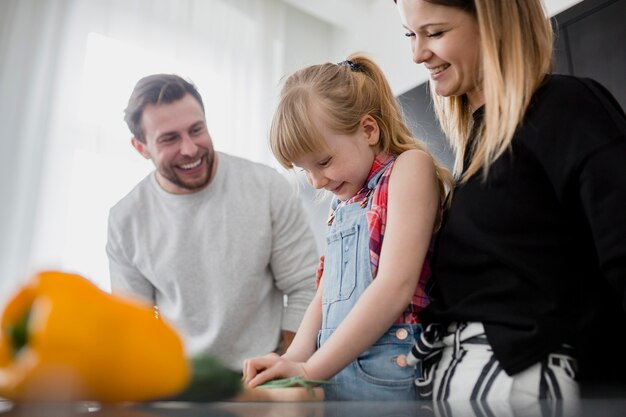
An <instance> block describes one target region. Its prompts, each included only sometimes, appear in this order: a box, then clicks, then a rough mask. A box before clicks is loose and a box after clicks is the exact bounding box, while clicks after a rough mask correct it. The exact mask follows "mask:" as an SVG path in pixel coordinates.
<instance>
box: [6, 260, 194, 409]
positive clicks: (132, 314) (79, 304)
mask: <svg viewBox="0 0 626 417" xmlns="http://www.w3.org/2000/svg"><path fill="white" fill-rule="evenodd" d="M0 324H1V327H2V331H1V336H0V397H5V398H8V399H10V400H13V401H22V402H29V401H78V400H90V401H100V402H122V401H133V402H134V401H147V400H153V399H159V398H164V397H169V396H172V395H174V394H176V393H178V392H180V391H181V390H183V389H184V388H185V387H186V386H187V384H188V383H189V380H190V374H191V372H190V365H189V361H188V360H187V358H186V357H185V353H184V349H183V344H182V342H181V339H180V337H179V336H178V334H177V333H176V331H175V330H174V329H173V328H172V327H171V326H170V325H168V324H167V323H166V322H165V321H164V320H163V319H161V318H159V317H157V316H155V313H154V311H153V309H152V308H151V307H150V306H147V305H144V304H141V303H139V302H135V301H133V300H129V299H124V298H121V297H118V296H115V295H111V294H108V293H106V292H104V291H102V290H100V289H99V288H98V287H97V286H95V285H94V284H93V283H91V282H90V281H88V280H87V279H85V278H83V277H81V276H79V275H74V274H68V273H63V272H56V271H50V272H42V273H39V274H37V275H35V276H34V277H33V279H32V280H31V281H29V282H28V283H26V285H25V286H24V287H22V288H21V289H20V290H19V291H18V292H17V293H16V294H15V295H14V296H13V298H11V299H10V300H9V302H8V304H7V305H6V307H5V309H4V312H3V314H2V318H1V321H0Z"/></svg>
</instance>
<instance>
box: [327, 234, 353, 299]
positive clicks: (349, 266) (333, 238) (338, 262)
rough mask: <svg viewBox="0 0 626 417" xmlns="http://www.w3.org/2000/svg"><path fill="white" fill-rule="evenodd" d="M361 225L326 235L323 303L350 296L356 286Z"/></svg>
mask: <svg viewBox="0 0 626 417" xmlns="http://www.w3.org/2000/svg"><path fill="white" fill-rule="evenodd" d="M358 237H359V226H358V225H356V226H351V227H349V228H347V229H344V230H339V231H337V232H335V233H332V234H330V235H328V236H327V237H326V244H327V252H326V259H325V265H324V277H323V278H322V279H323V280H324V284H323V285H324V294H323V297H322V303H324V304H330V303H334V302H336V301H342V300H347V299H349V298H350V296H351V295H352V293H353V292H354V288H355V287H356V275H357V273H356V266H357V253H358V252H357V250H358V248H357V241H358Z"/></svg>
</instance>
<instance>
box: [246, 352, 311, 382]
mask: <svg viewBox="0 0 626 417" xmlns="http://www.w3.org/2000/svg"><path fill="white" fill-rule="evenodd" d="M293 376H299V377H302V378H305V379H306V378H308V374H307V372H306V368H305V364H304V363H302V362H293V361H290V360H289V359H285V358H284V357H281V356H278V355H277V354H275V353H270V354H268V355H265V356H261V357H258V358H252V359H247V360H246V361H245V362H244V364H243V383H244V385H246V386H247V387H248V388H254V387H256V386H257V385H261V384H263V383H265V382H267V381H271V380H273V379H279V378H291V377H293Z"/></svg>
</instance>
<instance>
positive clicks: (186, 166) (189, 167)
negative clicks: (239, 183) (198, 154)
mask: <svg viewBox="0 0 626 417" xmlns="http://www.w3.org/2000/svg"><path fill="white" fill-rule="evenodd" d="M200 162H202V158H200V159H198V160H197V161H196V162H192V163H190V164H186V165H179V168H182V169H193V168H195V167H197V166H198V165H200Z"/></svg>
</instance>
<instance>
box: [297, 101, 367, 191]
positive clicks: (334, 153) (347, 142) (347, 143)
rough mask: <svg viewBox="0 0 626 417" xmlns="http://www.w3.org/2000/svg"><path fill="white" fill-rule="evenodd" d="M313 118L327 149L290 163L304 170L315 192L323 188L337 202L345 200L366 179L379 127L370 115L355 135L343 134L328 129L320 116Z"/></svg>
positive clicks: (363, 120) (357, 189) (362, 120)
mask: <svg viewBox="0 0 626 417" xmlns="http://www.w3.org/2000/svg"><path fill="white" fill-rule="evenodd" d="M312 119H313V122H314V125H315V126H316V128H317V130H318V131H319V132H320V134H321V135H322V136H323V139H324V140H325V142H326V145H327V147H328V150H327V151H319V152H314V153H310V154H308V155H305V156H304V157H302V158H300V159H298V160H297V161H293V164H294V165H295V166H296V167H299V168H301V169H302V170H304V172H305V173H306V176H307V180H308V182H309V184H311V185H312V186H313V187H314V188H315V189H318V190H319V189H322V188H323V189H325V190H328V191H330V192H331V193H333V194H334V195H335V196H336V197H337V198H338V199H339V200H342V201H345V200H348V199H349V198H351V197H353V196H354V195H356V193H358V192H359V190H360V189H361V188H362V187H363V186H364V185H365V181H366V180H367V176H368V174H369V172H370V169H371V167H372V163H373V162H374V157H375V155H376V153H375V151H374V149H375V146H376V145H377V144H378V139H379V130H378V124H377V123H376V121H375V120H374V119H373V118H372V117H371V116H365V117H363V119H361V123H360V125H359V128H358V130H357V131H356V132H355V133H352V134H345V133H338V132H336V131H334V130H332V129H330V127H329V126H328V124H327V123H325V122H324V120H323V118H322V117H321V115H320V114H319V113H318V114H314V115H313V117H312Z"/></svg>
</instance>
